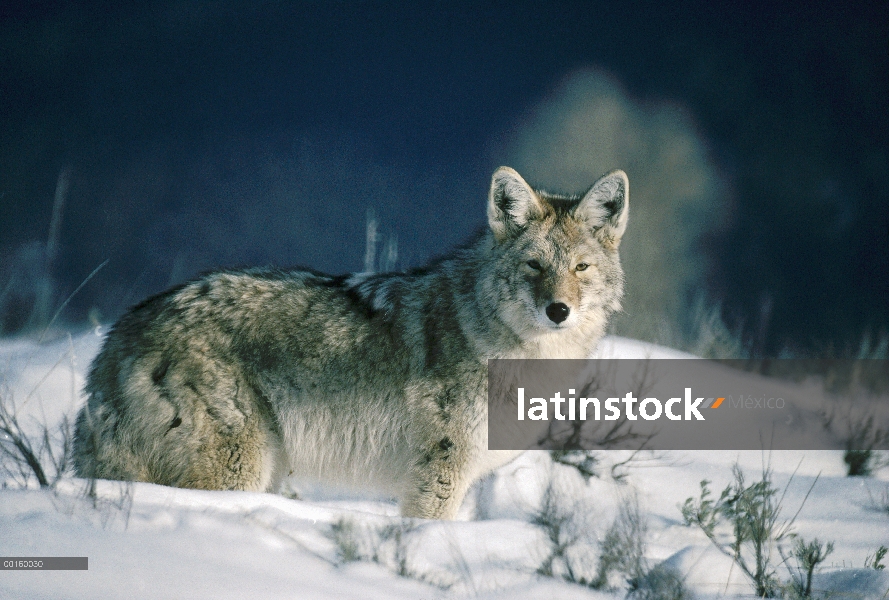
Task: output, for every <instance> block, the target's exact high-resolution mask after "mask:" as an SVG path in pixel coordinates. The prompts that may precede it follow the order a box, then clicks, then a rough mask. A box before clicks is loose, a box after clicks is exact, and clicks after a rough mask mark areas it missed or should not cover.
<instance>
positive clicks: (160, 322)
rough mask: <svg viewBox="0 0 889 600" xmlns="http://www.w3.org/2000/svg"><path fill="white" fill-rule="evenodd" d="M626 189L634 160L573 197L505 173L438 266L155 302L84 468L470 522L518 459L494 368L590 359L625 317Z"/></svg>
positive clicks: (190, 290) (243, 275) (135, 326)
mask: <svg viewBox="0 0 889 600" xmlns="http://www.w3.org/2000/svg"><path fill="white" fill-rule="evenodd" d="M627 192H628V183H627V179H626V175H625V174H624V173H623V172H622V171H614V172H612V173H609V174H608V175H606V176H604V177H603V178H602V179H600V180H599V181H598V182H596V184H594V185H593V187H592V188H591V189H590V191H589V192H587V194H585V195H584V196H580V197H578V196H573V197H571V196H557V195H552V194H547V193H545V192H542V191H539V190H534V189H532V188H531V187H530V186H529V185H528V184H527V183H526V182H525V181H524V180H523V179H522V178H521V177H520V176H519V175H518V173H516V172H515V171H513V170H512V169H509V168H506V167H501V168H500V169H498V170H497V172H496V173H494V176H493V180H492V184H491V193H490V196H489V201H488V220H489V231H486V232H485V233H483V234H482V235H480V236H479V237H478V238H476V239H475V240H474V241H472V242H471V243H470V244H469V245H467V246H466V247H464V248H462V249H459V250H457V251H455V252H454V253H453V254H452V255H451V256H450V257H448V258H445V259H443V260H441V261H439V262H438V263H436V264H434V265H432V266H430V267H428V268H427V269H425V270H421V271H416V272H413V273H388V274H379V275H363V274H362V275H353V276H346V277H331V276H328V275H324V274H320V273H314V272H308V271H282V270H273V269H248V270H241V271H220V272H216V273H212V274H210V275H207V276H205V277H203V278H201V279H198V280H196V281H193V282H191V283H188V284H185V285H183V286H181V287H178V288H175V289H172V290H169V291H167V292H165V293H163V294H160V295H159V296H155V297H153V298H150V299H148V300H146V301H145V302H143V303H142V304H140V305H138V306H136V307H135V308H133V309H132V310H131V311H130V312H129V313H128V314H126V315H125V316H124V317H123V318H121V319H120V321H119V322H118V323H117V324H116V325H115V326H114V328H113V329H112V330H111V332H110V333H109V334H108V337H107V339H106V341H105V344H104V347H103V349H102V351H101V353H100V354H99V355H98V357H97V358H96V359H95V361H94V362H93V364H92V367H91V370H90V373H89V378H88V381H87V385H86V392H87V394H88V397H89V399H88V402H87V404H86V406H84V408H83V409H82V410H81V412H80V413H79V415H78V419H77V425H76V433H75V442H74V456H75V466H76V470H77V473H78V474H79V475H80V476H82V477H98V478H107V479H122V480H137V481H148V482H153V483H159V484H164V485H171V486H179V487H189V488H198V489H218V490H255V491H263V490H268V491H272V490H275V489H276V488H277V486H278V485H279V483H280V481H281V479H282V478H283V477H285V476H287V475H288V474H291V473H293V474H296V475H298V476H302V477H308V478H315V479H320V480H325V481H330V482H334V483H337V484H339V485H351V486H360V487H372V488H375V489H378V490H381V491H385V492H388V493H391V494H392V495H394V496H397V497H398V498H399V499H400V501H401V505H402V512H403V514H404V515H406V516H412V517H423V518H453V516H454V515H455V513H456V511H457V509H458V508H459V506H460V503H461V501H462V499H463V497H464V495H465V493H466V491H467V489H468V487H469V485H470V484H471V483H472V482H473V481H474V480H475V479H477V478H478V477H480V476H482V475H484V474H485V473H487V472H489V471H490V470H492V469H494V468H496V467H497V466H499V465H502V464H505V463H506V462H508V461H509V460H511V459H512V458H513V457H514V456H515V453H511V452H493V451H488V450H487V423H486V419H487V403H486V398H487V393H486V376H487V375H486V373H487V371H486V369H487V366H486V361H487V359H489V358H585V357H587V356H589V355H590V353H591V352H592V351H593V350H594V348H595V346H596V344H597V343H598V341H599V339H600V338H601V337H602V335H603V333H604V331H605V326H606V320H607V318H608V316H609V315H610V314H611V313H612V312H613V311H615V310H617V309H619V307H620V297H621V294H622V290H623V271H622V270H621V267H620V262H619V259H618V253H617V247H618V244H619V243H620V237H621V235H622V234H623V231H624V228H625V227H626V216H627V210H628V195H627ZM531 261H536V262H532V263H531V264H529V262H531ZM578 263H585V264H587V265H589V266H588V267H587V268H586V269H583V270H578V269H577V268H576V267H577V265H578ZM532 265H533V266H532ZM538 267H539V268H538ZM552 303H563V304H564V305H565V307H566V308H567V309H568V310H569V313H568V316H567V318H565V320H564V321H563V322H561V323H556V322H554V321H553V320H551V319H550V318H548V316H547V311H546V308H547V306H549V305H550V304H552Z"/></svg>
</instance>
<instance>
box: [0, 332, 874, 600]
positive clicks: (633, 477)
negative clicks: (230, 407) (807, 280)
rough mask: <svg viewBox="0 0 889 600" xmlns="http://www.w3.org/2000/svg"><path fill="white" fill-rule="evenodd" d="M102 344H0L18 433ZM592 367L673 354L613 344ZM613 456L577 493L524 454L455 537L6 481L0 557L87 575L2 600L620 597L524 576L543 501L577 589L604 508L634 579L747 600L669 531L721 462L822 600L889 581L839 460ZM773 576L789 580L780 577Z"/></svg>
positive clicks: (863, 498)
mask: <svg viewBox="0 0 889 600" xmlns="http://www.w3.org/2000/svg"><path fill="white" fill-rule="evenodd" d="M101 336H102V332H101V331H98V330H97V331H93V332H88V333H85V334H81V335H78V336H75V337H73V338H63V339H61V340H59V341H56V342H53V343H49V344H41V345H39V346H38V345H36V344H35V343H33V342H29V341H22V340H3V341H0V393H3V394H5V395H6V396H5V397H6V398H7V401H9V400H11V401H12V402H14V403H15V405H16V406H17V407H18V410H19V416H20V419H21V420H22V421H23V422H25V423H26V424H28V425H29V426H32V425H33V424H34V423H35V420H34V419H36V418H39V419H40V420H41V421H42V422H46V423H55V422H58V421H59V420H60V419H61V418H62V416H63V415H64V414H66V413H67V414H70V415H73V413H74V412H75V411H76V409H77V408H78V407H79V404H80V402H81V401H82V397H81V396H80V394H79V390H80V389H81V387H82V385H83V378H84V374H85V372H86V368H87V367H88V365H89V361H90V360H91V358H92V357H93V356H94V355H95V353H96V352H97V351H98V348H99V345H100V343H101V339H102V338H101ZM603 354H604V355H607V356H613V357H639V356H675V355H677V354H676V353H673V352H672V351H667V350H663V349H658V348H654V347H651V346H645V345H643V344H640V343H637V342H631V341H628V340H620V339H615V338H610V339H608V340H607V341H606V344H605V347H604V348H603ZM628 456H629V454H628V453H626V452H603V453H600V455H599V457H600V459H601V462H600V464H599V466H598V470H599V472H601V474H602V476H601V477H598V478H592V479H590V481H589V482H585V481H584V479H583V478H582V477H581V476H580V475H579V473H578V472H577V471H576V470H574V469H572V468H570V467H566V466H562V465H558V464H554V463H553V462H552V461H551V459H550V458H549V455H548V454H546V453H543V452H528V453H526V454H525V455H523V456H522V457H520V458H519V459H518V460H517V461H515V462H513V463H512V464H510V465H507V466H506V467H504V468H502V469H500V470H499V471H497V472H496V473H494V474H493V475H492V476H490V477H488V478H487V479H485V480H483V481H481V482H479V484H477V485H476V486H475V488H474V489H473V491H472V492H471V493H470V495H469V497H468V498H467V501H466V502H465V504H464V506H463V507H462V509H461V515H460V520H458V521H455V522H433V521H424V522H412V523H411V522H407V521H404V520H402V519H400V518H399V517H398V508H397V506H396V505H395V504H394V503H393V502H390V501H387V500H385V499H382V500H381V499H375V498H362V497H360V496H357V495H352V496H349V497H342V496H337V495H336V494H333V493H331V492H330V491H325V490H309V491H306V490H305V489H302V490H300V498H301V499H291V498H289V497H287V496H284V495H273V494H253V493H238V492H202V491H192V490H180V489H172V488H166V487H163V486H157V485H150V484H142V483H137V484H122V483H116V482H99V485H98V499H97V500H96V501H93V500H90V499H88V498H87V497H86V496H85V494H84V490H85V488H86V482H83V481H81V480H76V479H66V480H64V481H62V482H61V483H60V484H59V485H58V486H57V488H56V489H55V490H54V491H51V492H49V491H41V490H39V489H36V486H35V485H31V486H30V488H29V489H21V486H20V485H18V484H17V483H16V482H15V481H14V479H12V478H9V479H8V480H7V482H6V487H5V488H4V489H2V490H0V556H3V557H13V556H16V557H19V556H86V557H89V570H88V571H10V570H0V598H3V599H6V598H214V599H217V598H320V599H324V598H395V599H397V598H413V599H417V598H419V599H424V598H426V599H432V598H464V597H472V598H541V599H543V598H568V599H570V598H623V597H625V596H626V594H627V585H626V582H625V581H623V580H622V578H621V577H620V576H619V574H618V575H613V576H612V579H611V580H610V582H611V584H612V586H613V588H612V589H611V590H604V589H603V590H593V589H590V588H589V587H586V586H583V585H580V584H578V583H569V582H567V581H565V579H564V575H565V564H566V563H565V561H563V560H561V559H558V560H555V561H553V563H552V564H553V569H552V570H553V572H554V576H545V575H541V574H539V572H538V571H539V570H540V567H541V565H543V564H544V563H545V562H546V560H547V557H548V556H550V554H551V548H552V544H551V542H550V541H549V538H548V537H547V533H548V532H547V530H546V528H544V527H542V526H540V525H539V524H535V523H534V517H535V515H536V514H539V512H540V510H541V506H542V499H543V497H544V496H545V494H546V490H547V489H549V490H551V493H550V498H551V499H553V501H554V503H555V507H556V513H558V514H559V515H563V516H565V519H566V521H565V522H566V523H567V524H568V525H566V527H570V531H571V532H573V534H574V535H575V537H576V538H577V539H576V541H575V543H574V544H573V545H571V547H570V549H569V550H568V551H566V555H567V556H568V563H567V564H570V565H571V566H572V569H573V572H574V575H575V578H576V579H578V578H581V577H583V578H586V579H588V580H589V579H591V578H592V577H593V576H594V575H595V573H596V569H597V565H598V563H599V559H600V556H601V553H602V546H603V544H602V542H603V540H604V539H605V536H606V533H607V531H608V529H609V527H610V526H611V524H612V523H613V522H614V521H615V519H616V518H617V516H618V512H619V507H620V506H621V505H624V506H626V505H627V503H628V502H630V499H631V498H633V497H634V496H635V497H636V498H638V503H639V506H640V509H641V513H642V514H643V515H644V518H645V520H646V521H647V526H648V533H647V535H646V536H645V540H644V541H645V549H644V552H645V559H646V563H647V565H648V566H649V567H651V566H654V565H656V564H658V563H663V564H664V565H665V566H669V567H670V568H672V569H673V570H674V572H675V573H678V574H679V575H680V576H681V577H682V578H684V580H685V584H686V587H687V588H688V589H689V590H690V591H691V592H692V593H693V594H694V596H696V597H698V598H715V597H751V596H750V594H752V591H753V589H752V587H751V586H750V583H749V582H748V581H747V580H746V579H745V578H744V576H743V575H742V574H741V573H740V571H739V569H738V568H737V566H733V564H732V561H731V560H730V559H729V558H727V557H726V556H724V555H722V554H720V553H719V551H718V550H716V549H715V547H714V546H713V545H712V544H711V543H710V541H709V540H708V539H707V538H706V537H705V535H704V534H703V533H702V532H701V531H700V530H698V529H694V528H691V527H688V526H686V525H684V524H683V521H682V516H681V513H680V509H679V506H680V505H681V504H682V503H683V502H684V501H685V499H686V498H689V497H697V496H698V493H699V482H700V481H701V480H702V479H708V480H711V481H712V482H713V483H712V484H711V489H712V490H714V491H715V493H716V494H717V495H718V493H719V491H720V490H722V488H723V487H724V486H725V485H727V484H728V483H729V482H730V480H731V477H732V473H731V467H732V464H734V463H735V461H738V462H739V463H740V465H741V467H742V468H743V469H744V471H745V473H746V474H747V476H748V481H752V480H754V479H755V478H756V477H757V476H758V475H759V474H760V473H761V469H762V465H763V461H764V460H767V461H770V465H771V468H772V469H773V471H774V481H775V485H776V487H778V488H779V489H781V490H784V488H785V485H786V483H787V481H788V479H789V478H790V475H791V474H792V473H793V472H794V470H796V475H795V476H794V478H793V480H792V481H791V483H790V485H789V486H788V487H787V492H786V496H785V497H784V499H783V507H784V508H783V511H784V515H785V518H787V519H790V518H792V517H793V516H794V514H795V513H796V512H797V510H798V509H799V507H800V506H801V505H802V510H800V511H799V514H798V516H797V518H796V522H795V526H794V529H795V531H796V532H797V533H798V534H799V535H801V536H802V537H803V538H805V539H807V540H810V539H812V538H815V537H817V538H818V539H820V540H821V541H824V542H826V541H833V542H834V544H835V550H834V552H833V554H831V556H830V557H829V558H828V560H827V561H826V563H825V565H824V567H823V568H822V569H821V570H820V573H819V574H818V575H817V577H816V580H815V587H816V588H817V589H819V590H825V591H827V590H829V591H830V593H831V596H830V597H834V598H849V599H853V598H854V599H865V598H871V599H886V598H889V573H887V571H879V570H875V569H864V568H863V567H864V564H865V561H866V560H867V558H868V556H870V555H873V554H874V552H875V551H876V549H877V548H879V547H880V545H887V546H889V512H887V509H886V507H885V505H887V504H889V477H887V474H886V473H885V470H884V472H882V473H878V474H877V477H872V478H848V477H845V476H844V474H845V469H844V467H845V465H844V464H843V462H842V455H841V453H840V452H839V451H821V452H789V451H788V452H773V453H772V454H771V455H770V456H768V455H763V453H761V452H743V453H738V452H670V453H657V454H656V455H644V456H641V457H638V456H637V460H634V461H632V462H630V463H629V464H628V465H626V466H620V464H619V463H621V462H622V461H623V460H625V459H626V458H627V457H628ZM640 458H641V460H640ZM612 465H616V467H615V469H614V471H613V472H614V473H615V474H617V475H618V476H619V477H618V478H617V479H615V478H614V477H612V469H611V466H612ZM819 474H820V478H819V479H818V481H817V483H815V487H814V489H812V492H811V494H810V495H809V496H808V498H807V499H806V500H805V502H804V498H805V496H806V494H807V492H808V491H809V489H810V487H811V486H812V483H813V482H814V481H815V478H816V477H817V476H819ZM881 477H882V479H881ZM350 556H351V557H352V558H356V559H358V560H353V561H346V560H345V559H346V558H348V557H350ZM775 559H776V560H775V563H776V564H777V563H779V562H780V557H779V556H777V552H775ZM884 562H889V559H887V560H884ZM778 574H779V575H780V576H781V577H782V578H787V570H786V569H785V568H784V567H779V568H778ZM652 597H655V596H652ZM656 597H664V596H656Z"/></svg>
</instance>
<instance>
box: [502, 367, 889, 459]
mask: <svg viewBox="0 0 889 600" xmlns="http://www.w3.org/2000/svg"><path fill="white" fill-rule="evenodd" d="M488 447H489V448H490V449H491V450H528V449H545V450H556V449H569V450H570V449H587V450H589V449H597V448H617V449H637V448H646V449H650V450H759V449H773V450H828V449H843V450H889V361H886V360H797V359H773V360H768V361H763V360H760V361H741V360H702V359H672V360H669V359H649V360H621V359H611V360H491V361H488Z"/></svg>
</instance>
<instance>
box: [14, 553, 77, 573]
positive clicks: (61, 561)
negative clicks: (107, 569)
mask: <svg viewBox="0 0 889 600" xmlns="http://www.w3.org/2000/svg"><path fill="white" fill-rule="evenodd" d="M88 563H89V558H87V557H86V556H6V557H0V571H88V570H89V565H88Z"/></svg>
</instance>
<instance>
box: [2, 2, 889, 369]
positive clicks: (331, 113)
mask: <svg viewBox="0 0 889 600" xmlns="http://www.w3.org/2000/svg"><path fill="white" fill-rule="evenodd" d="M125 4H126V3H116V2H115V3H101V2H43V3H30V4H27V5H26V4H20V3H15V2H13V3H2V4H0V140H2V144H0V277H2V278H0V333H3V334H12V333H17V332H21V331H27V330H29V329H32V330H33V329H34V328H36V327H38V326H41V325H43V324H45V323H46V321H47V320H48V318H49V316H51V314H52V313H53V312H54V310H55V309H56V308H57V307H58V306H59V305H60V304H61V303H62V301H64V300H65V298H67V297H68V296H69V295H70V294H71V292H72V291H73V290H74V289H75V288H76V287H77V286H78V285H79V284H80V283H81V282H82V281H83V280H84V279H85V278H86V277H87V276H88V275H89V274H90V272H91V271H92V270H93V269H95V268H96V267H97V266H98V265H99V264H101V263H102V262H103V261H105V260H108V261H109V262H108V264H107V265H106V266H105V267H103V268H102V269H101V270H100V271H99V273H97V274H96V276H95V277H94V278H93V279H92V280H90V281H89V282H88V283H87V284H86V285H85V286H84V287H83V289H82V290H81V291H80V292H79V293H78V294H77V295H76V296H74V297H73V298H72V299H71V302H70V303H69V305H68V306H67V307H66V309H65V312H64V315H63V320H64V321H65V322H67V323H70V324H79V323H86V322H87V320H88V316H91V317H92V318H93V319H94V320H95V319H98V320H101V321H103V322H107V321H109V320H111V319H113V318H115V317H116V316H118V315H119V314H120V313H121V312H122V311H123V310H124V309H125V308H126V306H128V305H130V304H132V303H134V302H136V301H138V300H140V299H141V298H142V297H143V296H145V295H147V294H150V293H154V292H157V291H160V290H161V289H163V288H164V287H166V286H168V285H171V284H173V283H177V282H179V281H182V280H184V279H186V278H188V277H191V276H194V275H195V274H197V273H198V272H200V271H202V270H206V269H209V268H213V267H217V266H233V265H239V264H279V265H290V264H302V265H308V266H311V267H313V268H317V269H321V270H326V271H335V272H343V271H354V270H361V269H362V268H363V264H364V263H363V260H364V259H363V257H364V248H365V220H366V213H367V209H368V208H372V209H374V211H375V213H376V216H377V218H378V220H379V223H380V227H381V231H382V233H383V234H384V236H388V237H391V238H395V237H397V240H398V249H399V258H398V261H397V263H396V266H397V267H398V268H403V267H410V266H416V265H419V264H422V263H423V262H425V261H426V260H428V259H429V258H430V257H432V256H434V255H437V254H440V253H442V252H445V251H447V250H448V249H449V248H451V247H453V245H454V244H457V243H459V242H460V241H462V240H463V239H465V238H466V237H467V236H468V235H470V234H471V232H473V231H474V230H476V229H477V228H479V227H481V226H482V225H483V224H484V209H483V207H484V200H485V195H486V193H487V187H488V182H489V177H490V174H491V172H492V171H493V169H495V168H496V167H497V166H498V165H500V164H502V163H507V162H508V161H509V159H510V158H511V157H512V156H514V152H513V151H512V150H511V144H513V143H514V140H515V139H516V137H517V136H520V133H521V131H523V129H522V128H523V127H524V124H525V123H526V122H528V120H529V119H530V118H532V116H533V114H534V110H535V108H534V107H535V106H539V105H540V103H541V102H543V101H545V100H546V99H547V98H548V97H550V95H552V94H553V93H554V90H557V89H558V87H559V85H560V82H563V81H565V78H566V77H569V76H570V75H571V74H572V73H574V72H577V71H578V70H583V69H590V68H594V69H598V70H600V71H601V72H605V73H608V74H609V77H612V78H613V80H614V81H616V82H618V83H619V85H620V86H622V88H621V89H623V90H624V93H625V94H626V96H627V97H628V98H631V99H632V102H637V103H639V106H652V105H655V104H657V103H661V104H664V103H666V104H668V105H671V106H676V107H679V108H680V109H681V110H682V111H683V114H686V115H688V118H689V122H690V123H692V124H693V127H694V131H695V135H696V136H698V139H700V140H701V141H702V143H703V145H704V147H705V148H706V152H707V157H708V161H710V162H709V163H708V164H710V165H712V171H713V172H714V173H715V176H716V177H717V178H718V179H719V181H720V182H721V184H720V187H719V190H720V191H719V194H720V196H721V198H720V200H721V202H722V203H721V204H719V206H720V207H721V208H720V209H719V211H720V213H724V214H720V215H714V216H715V217H716V216H718V218H719V219H720V220H721V221H723V223H724V224H723V225H722V226H721V227H720V228H719V230H718V232H713V233H712V234H711V235H710V236H709V237H704V238H702V239H703V240H704V241H703V242H702V243H701V244H700V245H699V246H698V247H696V249H695V252H698V253H700V255H701V256H705V257H706V260H707V265H708V266H707V268H706V269H702V270H701V272H700V274H699V280H698V281H697V283H696V284H695V286H694V287H695V289H694V290H686V291H685V292H682V293H681V294H680V295H681V296H682V298H680V299H679V301H680V303H683V304H687V305H689V306H690V305H691V303H692V302H693V301H694V299H695V298H698V299H700V298H702V297H703V298H706V301H707V302H708V303H709V304H711V305H712V306H715V307H718V310H719V313H720V315H721V317H722V319H723V320H724V322H725V323H726V324H727V326H728V328H729V329H730V330H732V331H733V332H736V333H737V334H739V335H740V336H741V338H742V339H743V341H744V344H745V346H746V347H747V348H749V349H752V350H753V351H754V352H756V353H760V354H763V353H765V354H774V353H777V352H778V351H780V350H782V349H785V348H790V349H793V350H796V351H803V352H811V353H833V352H848V351H849V350H850V349H851V350H854V349H857V348H858V347H859V345H860V344H861V343H862V340H866V339H870V340H879V339H884V340H885V339H887V326H889V33H887V32H889V4H887V3H886V2H877V1H874V2H858V3H856V2H833V3H823V2H806V3H799V4H798V5H785V4H781V3H774V2H770V3H756V2H752V3H751V2H731V3H728V2H726V3H721V2H712V1H698V2H673V3H666V4H664V3H660V2H658V3H655V2H650V3H648V2H639V3H616V2H609V3H604V2H603V3H597V2H574V3H572V2H539V3H536V2H515V1H514V2H508V3H493V4H486V3H482V4H483V5H480V6H473V5H470V4H460V3H455V2H447V3H404V5H402V6H396V5H393V4H392V3H383V2H380V3H376V2H296V3H292V4H291V3H285V2H253V1H235V0H231V1H227V2H225V1H224V2H197V1H194V2H188V1H160V2H145V3H140V6H138V7H135V8H134V7H130V6H125ZM611 166H612V167H621V166H623V165H619V164H618V165H611ZM708 168H711V167H708ZM628 171H629V169H628ZM60 174H61V177H60ZM674 175H675V174H674ZM633 178H634V174H633V172H630V179H631V182H632V181H633ZM60 179H61V180H62V181H68V184H69V185H68V188H67V193H66V194H65V195H64V199H65V202H64V204H62V205H60V206H59V208H60V209H61V210H60V212H59V218H57V219H56V231H57V232H58V233H57V235H54V234H53V233H52V232H51V231H50V229H51V227H50V223H51V222H52V214H53V206H54V195H55V193H56V188H57V184H58V182H59V181H60ZM541 183H546V185H548V186H550V187H553V186H558V185H559V182H558V181H542V182H541ZM589 183H592V181H589ZM631 189H632V183H631ZM566 191H580V190H576V189H571V190H566ZM632 198H633V196H632V194H631V199H632ZM633 210H634V211H637V210H638V211H642V210H644V206H639V205H638V204H634V205H633ZM632 214H633V213H632V212H631V227H632V222H633V221H632V219H633V217H632ZM676 235H682V232H681V231H677V233H676ZM628 243H629V242H628ZM668 275H669V274H668V273H667V274H665V273H652V274H651V277H658V276H659V277H664V276H668ZM692 291H694V294H693V295H692V293H691V292H692ZM686 296H687V297H686ZM692 296H694V297H692ZM628 302H630V303H632V299H631V298H630V299H628ZM626 333H630V334H632V333H633V331H632V329H630V330H629V331H626ZM654 337H656V336H654Z"/></svg>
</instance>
